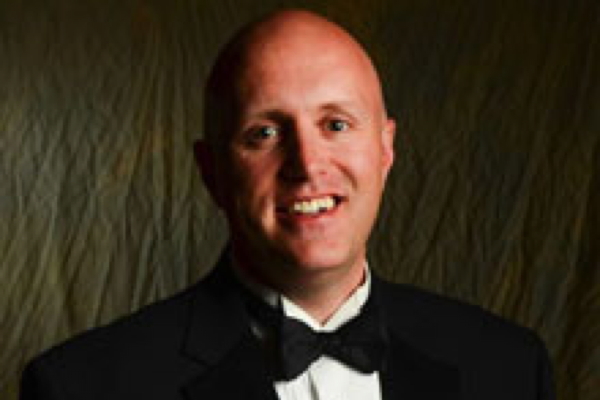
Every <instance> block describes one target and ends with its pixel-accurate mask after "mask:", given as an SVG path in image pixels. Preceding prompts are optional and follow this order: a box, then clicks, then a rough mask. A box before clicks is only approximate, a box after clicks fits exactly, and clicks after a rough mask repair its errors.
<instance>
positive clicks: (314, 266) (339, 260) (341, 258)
mask: <svg viewBox="0 0 600 400" xmlns="http://www.w3.org/2000/svg"><path fill="white" fill-rule="evenodd" d="M281 254H282V255H283V256H284V258H285V260H286V261H287V263H288V264H290V265H291V266H293V267H295V268H297V269H298V270H302V271H307V272H308V271H319V270H323V271H324V270H332V269H337V268H343V267H348V266H350V265H351V264H353V262H352V259H353V258H352V257H351V256H350V254H351V252H350V251H349V250H348V249H342V248H340V249H338V248H335V246H331V245H321V246H314V245H310V246H306V245H304V246H294V247H292V248H285V249H281Z"/></svg>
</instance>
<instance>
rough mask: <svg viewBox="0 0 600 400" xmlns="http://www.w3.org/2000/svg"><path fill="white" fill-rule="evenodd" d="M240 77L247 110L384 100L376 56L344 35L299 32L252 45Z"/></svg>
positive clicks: (238, 88) (239, 96) (241, 101)
mask: <svg viewBox="0 0 600 400" xmlns="http://www.w3.org/2000/svg"><path fill="white" fill-rule="evenodd" d="M234 81H235V90H234V96H235V98H236V100H237V102H238V106H239V107H241V108H242V109H247V108H252V107H259V108H263V107H275V106H278V107H284V106H289V107H292V108H295V107H321V106H323V105H324V104H329V103H339V104H354V105H355V106H359V105H360V106H362V107H369V108H370V107H374V108H376V107H378V106H380V103H381V100H380V87H379V81H378V79H377V76H376V73H375V71H374V69H373V66H372V64H371V63H370V60H369V59H368V57H367V56H366V55H365V54H364V52H363V51H362V49H361V48H360V47H358V46H357V45H356V44H355V43H354V42H353V41H350V40H348V38H345V37H341V38H340V37H339V35H337V36H336V35H333V36H331V37H324V36H323V35H318V34H316V32H306V31H299V32H298V31H294V32H292V33H289V34H287V35H283V34H279V35H278V36H274V37H272V38H267V40H263V41H261V42H259V43H256V44H254V45H253V46H249V47H248V48H247V49H246V52H245V57H244V59H243V63H242V64H241V65H240V69H239V70H238V74H237V76H236V77H235V79H234ZM271 103H272V104H271Z"/></svg>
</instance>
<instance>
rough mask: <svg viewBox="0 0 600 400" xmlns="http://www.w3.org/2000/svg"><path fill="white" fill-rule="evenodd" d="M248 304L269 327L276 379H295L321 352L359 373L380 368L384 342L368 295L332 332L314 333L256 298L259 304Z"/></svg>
mask: <svg viewBox="0 0 600 400" xmlns="http://www.w3.org/2000/svg"><path fill="white" fill-rule="evenodd" d="M372 295H373V294H371V297H372ZM255 300H257V299H255ZM250 303H251V304H250V312H251V314H252V315H253V316H254V317H255V318H256V319H257V320H258V322H259V323H260V324H262V325H263V326H265V327H267V328H268V329H269V330H271V333H272V337H273V339H274V343H273V345H274V347H275V348H274V349H273V350H274V352H273V361H274V364H275V366H274V367H275V371H274V372H275V378H276V379H278V380H292V379H295V378H296V377H298V376H299V375H300V374H302V372H304V371H305V370H306V369H307V368H308V367H309V366H310V364H311V363H312V362H313V361H315V360H316V359H318V358H319V357H320V356H322V355H327V356H329V357H332V358H334V359H336V360H338V361H340V362H342V363H343V364H345V365H347V366H349V367H351V368H353V369H355V370H357V371H359V372H362V373H371V372H374V371H377V370H381V367H382V364H383V361H384V356H385V352H386V342H387V341H386V338H385V333H384V329H383V324H382V322H381V320H380V316H379V312H378V311H379V310H378V309H377V308H376V306H375V301H374V299H372V298H370V299H369V301H368V302H367V303H366V304H365V306H364V307H363V308H362V310H361V312H360V314H359V315H358V316H356V317H355V318H353V319H351V320H350V321H348V322H347V323H346V324H344V325H342V326H341V327H340V328H338V329H337V330H335V331H333V332H316V331H314V330H312V329H311V328H310V327H309V326H308V325H306V324H304V323H303V322H301V321H299V320H297V319H294V318H288V317H285V316H283V315H282V313H281V311H279V310H275V309H274V308H273V307H270V306H268V305H266V304H264V303H263V302H262V301H260V300H259V301H258V303H262V304H260V305H257V304H256V303H257V302H256V301H251V302H250ZM256 307H258V310H257V309H256Z"/></svg>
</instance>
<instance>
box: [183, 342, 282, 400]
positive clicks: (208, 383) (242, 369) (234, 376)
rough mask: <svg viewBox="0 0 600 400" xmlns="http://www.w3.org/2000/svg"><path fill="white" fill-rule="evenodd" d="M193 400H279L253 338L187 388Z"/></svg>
mask: <svg viewBox="0 0 600 400" xmlns="http://www.w3.org/2000/svg"><path fill="white" fill-rule="evenodd" d="M184 392H185V394H186V396H187V398H188V399H189V400H206V399H223V400H277V394H276V393H275V390H274V388H273V384H272V383H271V381H270V380H269V379H268V378H267V374H266V370H265V366H264V364H263V363H262V362H261V353H260V349H259V348H258V345H257V343H256V341H255V340H254V338H253V337H252V336H247V337H245V338H243V339H242V340H241V341H240V342H239V343H238V344H237V345H236V347H235V348H234V349H232V350H231V351H230V352H229V354H227V356H226V357H225V358H224V359H223V360H222V362H221V363H219V364H218V365H215V366H214V367H210V368H208V369H207V370H206V372H205V373H204V374H202V375H200V376H198V377H197V378H196V379H194V380H192V381H191V382H190V383H189V384H188V385H186V387H185V389H184Z"/></svg>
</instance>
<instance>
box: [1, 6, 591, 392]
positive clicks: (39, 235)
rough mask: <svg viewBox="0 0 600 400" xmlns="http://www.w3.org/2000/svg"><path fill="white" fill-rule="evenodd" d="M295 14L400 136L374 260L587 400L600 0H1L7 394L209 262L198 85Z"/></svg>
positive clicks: (212, 219) (213, 244)
mask: <svg viewBox="0 0 600 400" xmlns="http://www.w3.org/2000/svg"><path fill="white" fill-rule="evenodd" d="M321 3H322V4H321ZM292 5H294V6H305V7H309V8H312V9H315V10H318V11H320V12H323V13H325V14H327V15H329V16H331V17H333V18H334V19H337V20H339V21H341V22H343V23H344V24H345V25H346V26H348V27H349V28H350V29H351V30H352V31H354V32H355V33H356V34H357V35H358V36H359V37H360V38H361V39H362V40H363V41H364V42H365V43H366V44H367V46H368V47H369V48H370V50H371V52H372V53H373V54H374V56H375V58H376V60H377V62H378V64H379V67H380V69H381V72H382V75H383V78H384V81H385V82H386V94H387V97H388V102H389V108H390V111H391V112H392V114H393V115H394V116H395V117H396V118H397V120H398V127H399V133H398V137H397V143H396V152H397V162H396V165H395V169H394V171H393V173H392V175H391V178H390V183H389V187H388V190H387V193H386V196H385V200H384V206H383V210H382V216H381V219H380V223H379V225H378V227H377V229H376V232H375V235H374V238H373V241H372V243H371V256H370V260H371V264H372V266H373V267H374V268H375V269H376V270H377V271H378V272H379V273H380V274H382V275H384V276H386V277H388V278H390V279H393V280H395V281H399V282H411V283H414V284H417V285H420V286H423V287H427V288H429V289H431V290H435V291H438V292H442V293H446V294H448V295H451V296H454V297H458V298H461V299H464V300H466V301H468V302H472V303H477V304H481V305H482V306H484V307H486V308H488V309H490V310H493V311H494V312H496V313H499V314H501V315H504V316H506V317H507V318H510V319H512V320H514V321H517V322H519V323H521V324H524V325H526V326H530V327H532V328H533V329H535V330H536V331H537V332H539V334H540V335H541V336H542V337H543V338H544V339H545V340H546V342H547V344H548V347H549V349H550V351H551V353H552V356H553V358H554V360H555V363H556V373H557V378H558V388H559V393H560V396H561V398H562V399H569V400H573V399H586V400H592V399H600V276H599V275H600V271H599V269H600V265H599V261H600V258H599V253H598V250H597V244H598V243H597V242H598V241H599V239H600V232H599V225H600V224H599V215H600V212H599V211H598V207H599V205H598V204H599V203H600V192H599V190H600V189H599V187H600V161H599V158H600V2H598V1H597V0H589V1H577V0H569V1H553V0H539V1H528V0H523V1H519V0H514V1H506V0H486V1H482V0H471V1H470V0H454V1H452V0H370V1H365V2H349V1H347V0H346V1H343V0H339V1H328V2H311V1H305V2H300V1H274V0H271V1H262V2H260V4H259V2H257V1H255V0H221V1H217V0H214V1H201V0H177V1H158V0H155V1H150V0H94V1H83V0H46V1H42V0H29V1H19V0H0V182H1V183H0V219H1V223H0V398H1V399H3V400H4V399H6V400H14V399H15V398H16V390H17V382H18V375H19V373H20V370H21V369H22V367H23V365H24V363H25V361H26V360H27V359H29V358H30V357H32V356H33V355H34V354H36V353H38V352H39V351H41V350H43V349H46V348H48V347H49V346H51V345H53V344H55V343H57V342H59V341H61V340H63V339H65V338H67V337H68V336H71V335H72V334H74V333H76V332H80V331H82V330H84V329H86V328H88V327H91V326H95V325H99V324H102V323H105V322H108V321H111V320H113V319H115V318H116V317H118V316H121V315H124V314H126V313H128V312H130V311H132V310H135V309H137V308H139V307H140V306H142V305H144V304H146V303H148V302H151V301H153V300H156V299H159V298H163V297H165V296H167V295H169V294H171V293H173V292H175V291H177V290H179V289H181V288H183V287H185V286H187V285H189V284H191V283H192V282H194V281H196V280H197V279H198V278H199V277H200V276H202V275H203V274H204V273H205V272H206V271H207V269H208V268H210V266H211V265H212V262H213V261H214V260H215V258H216V257H217V255H218V253H219V251H220V249H221V247H222V246H223V243H224V240H225V238H226V233H225V229H224V224H223V221H222V219H221V218H220V217H219V216H218V214H217V212H216V209H215V208H214V206H213V205H212V204H210V201H209V198H208V196H207V193H206V191H205V190H204V188H203V187H202V185H201V183H200V181H199V177H198V174H197V171H196V170H195V167H194V164H193V157H192V151H191V144H192V142H193V140H194V139H195V138H198V137H201V135H202V132H201V128H200V127H201V123H202V115H201V113H200V110H201V109H202V96H201V88H202V83H203V80H204V78H205V77H206V74H207V71H208V68H209V67H210V64H211V62H212V60H213V59H214V57H215V54H216V51H217V49H218V48H219V46H220V45H222V44H223V42H224V41H225V40H226V39H227V37H228V36H229V35H230V34H231V33H232V32H233V31H234V30H235V29H236V28H237V27H239V26H240V25H241V24H243V23H245V22H247V21H248V20H250V19H252V18H254V17H255V16H257V15H260V14H262V13H264V12H265V11H267V10H271V9H273V8H277V7H282V6H292ZM398 318H402V316H401V315H399V316H398Z"/></svg>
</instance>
